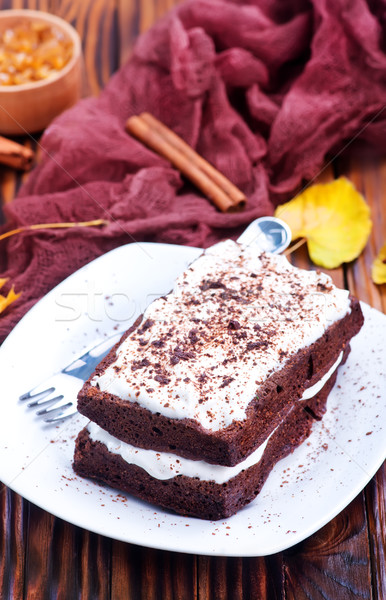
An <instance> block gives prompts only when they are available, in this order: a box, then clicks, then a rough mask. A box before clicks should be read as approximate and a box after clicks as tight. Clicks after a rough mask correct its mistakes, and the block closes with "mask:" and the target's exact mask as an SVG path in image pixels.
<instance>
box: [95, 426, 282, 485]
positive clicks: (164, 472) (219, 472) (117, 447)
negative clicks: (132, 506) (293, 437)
mask: <svg viewBox="0 0 386 600" xmlns="http://www.w3.org/2000/svg"><path fill="white" fill-rule="evenodd" d="M87 429H88V432H89V434H90V437H91V439H92V440H94V441H95V442H101V443H102V444H104V445H105V446H106V448H107V449H108V451H109V452H112V453H113V454H118V455H119V456H121V457H122V458H123V460H125V461H126V462H127V463H128V464H130V465H137V467H141V468H142V469H144V470H145V471H146V472H147V473H149V475H151V477H154V478H155V479H161V480H164V479H171V478H172V477H176V476H177V475H185V476H186V477H197V478H198V479H201V480H203V481H215V482H216V483H220V484H221V483H225V482H226V481H229V480H230V479H232V477H235V476H236V475H238V474H239V473H241V471H243V470H245V469H248V468H249V467H252V466H253V465H256V464H257V463H258V462H259V461H260V460H261V458H262V456H263V454H264V450H265V449H266V447H267V444H268V441H269V439H270V437H271V436H272V435H273V433H274V432H275V431H276V429H274V430H273V431H272V433H271V434H270V435H269V436H268V437H267V439H266V440H265V441H264V442H263V443H262V444H261V445H260V446H259V447H258V448H257V449H256V450H254V452H252V454H250V455H249V456H248V457H247V458H246V459H245V460H243V461H242V462H240V463H239V464H238V465H235V466H234V467H224V466H221V465H212V464H210V463H207V462H205V461H203V460H191V459H189V458H183V457H181V456H177V455H176V454H171V453H168V452H157V451H156V450H144V449H143V448H136V447H135V446H132V445H131V444H127V443H125V442H122V441H120V440H118V439H117V438H116V437H114V436H112V435H110V434H109V433H107V431H105V430H104V429H102V428H101V427H99V425H97V424H96V423H93V422H92V421H90V423H89V424H88V426H87Z"/></svg>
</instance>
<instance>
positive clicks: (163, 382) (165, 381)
mask: <svg viewBox="0 0 386 600" xmlns="http://www.w3.org/2000/svg"><path fill="white" fill-rule="evenodd" d="M154 379H155V381H158V383H160V384H161V385H167V384H168V383H170V379H169V377H166V375H156V376H155V377H154Z"/></svg>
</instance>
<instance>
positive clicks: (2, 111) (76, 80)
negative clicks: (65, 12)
mask: <svg viewBox="0 0 386 600" xmlns="http://www.w3.org/2000/svg"><path fill="white" fill-rule="evenodd" d="M25 20H33V21H40V22H44V23H48V24H49V25H53V26H55V27H57V28H58V29H60V30H61V31H62V32H63V33H64V35H65V36H66V37H67V38H69V39H70V40H71V41H72V43H73V55H72V57H71V59H70V60H69V62H68V63H67V64H66V65H65V66H64V67H63V69H60V70H59V71H57V73H56V74H54V75H52V76H51V77H49V78H47V79H43V80H40V81H32V82H30V83H23V84H21V85H10V86H4V85H0V133H3V134H6V135H15V134H16V135H20V134H25V133H34V132H37V131H41V130H42V129H44V128H45V127H47V125H48V124H49V123H50V122H51V121H52V120H53V119H54V118H55V117H56V116H57V115H59V114H60V113H61V112H63V111H64V110H65V109H66V108H69V107H70V106H72V105H73V104H74V103H75V102H76V101H77V100H78V99H79V98H80V95H81V78H82V73H81V71H82V47H81V42H80V38H79V35H78V33H77V32H76V31H75V29H74V28H73V27H72V26H71V25H69V24H68V23H67V22H66V21H63V19H60V18H59V17H56V16H54V15H51V14H49V13H46V12H41V11H37V10H23V9H20V10H2V11H0V32H1V33H2V32H3V31H4V30H5V29H8V28H12V27H15V26H16V25H20V23H22V22H23V21H25Z"/></svg>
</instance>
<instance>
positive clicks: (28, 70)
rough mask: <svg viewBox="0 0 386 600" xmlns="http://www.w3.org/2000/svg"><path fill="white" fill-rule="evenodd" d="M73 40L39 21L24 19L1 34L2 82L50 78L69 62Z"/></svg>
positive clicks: (0, 82) (17, 83)
mask: <svg viewBox="0 0 386 600" xmlns="http://www.w3.org/2000/svg"><path fill="white" fill-rule="evenodd" d="M72 54H73V44H72V42H71V40H69V39H68V38H66V36H65V35H64V34H63V32H62V31H61V30H60V29H58V28H57V27H53V26H51V25H48V24H46V23H43V22H40V21H24V22H21V23H20V25H17V26H16V27H14V28H13V29H6V30H5V31H4V32H3V33H2V34H0V86H2V85H20V84H23V83H29V82H31V81H40V80H42V79H48V78H49V77H52V76H53V75H55V74H56V73H57V72H58V71H60V70H61V69H63V67H64V66H65V65H66V64H67V63H68V61H69V60H70V58H71V57H72Z"/></svg>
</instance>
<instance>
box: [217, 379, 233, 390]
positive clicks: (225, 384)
mask: <svg viewBox="0 0 386 600" xmlns="http://www.w3.org/2000/svg"><path fill="white" fill-rule="evenodd" d="M233 380H234V377H224V379H223V382H222V384H221V385H220V389H221V388H224V387H226V386H227V385H229V384H230V383H231V382H232V381H233Z"/></svg>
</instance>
